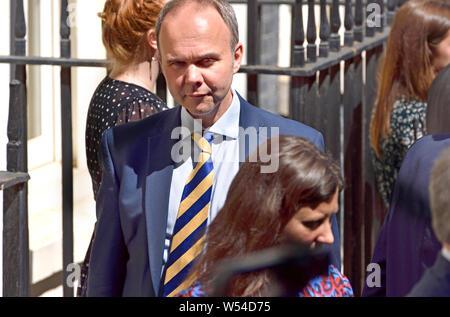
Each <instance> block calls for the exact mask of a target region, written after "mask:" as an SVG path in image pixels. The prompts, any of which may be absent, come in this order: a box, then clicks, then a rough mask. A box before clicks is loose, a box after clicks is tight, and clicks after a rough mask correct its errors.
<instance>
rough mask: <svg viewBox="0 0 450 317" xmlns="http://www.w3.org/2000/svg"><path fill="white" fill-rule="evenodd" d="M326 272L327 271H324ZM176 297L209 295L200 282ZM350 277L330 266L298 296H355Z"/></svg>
mask: <svg viewBox="0 0 450 317" xmlns="http://www.w3.org/2000/svg"><path fill="white" fill-rule="evenodd" d="M324 273H325V272H324ZM175 296H176V297H207V294H206V293H205V291H204V289H203V286H202V285H201V284H200V283H199V282H198V281H194V283H193V284H192V285H191V287H189V288H188V289H185V290H183V291H181V292H179V293H178V294H177V295H175ZM353 296H354V294H353V288H352V286H351V284H350V281H349V279H348V278H347V277H346V276H344V275H342V274H341V272H339V270H338V269H337V268H336V267H335V266H334V265H329V266H328V274H326V273H325V274H324V275H318V276H315V277H313V278H311V279H310V280H309V281H308V283H307V284H306V285H305V287H304V288H303V289H302V290H301V291H300V292H299V293H298V294H297V297H353Z"/></svg>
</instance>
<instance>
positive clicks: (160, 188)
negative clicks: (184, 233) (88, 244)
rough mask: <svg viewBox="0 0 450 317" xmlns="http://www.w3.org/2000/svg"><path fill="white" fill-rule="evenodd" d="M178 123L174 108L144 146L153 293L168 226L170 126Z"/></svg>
mask: <svg viewBox="0 0 450 317" xmlns="http://www.w3.org/2000/svg"><path fill="white" fill-rule="evenodd" d="M179 125H180V111H175V112H174V114H173V115H171V116H170V117H169V118H168V120H166V122H165V127H164V131H163V132H161V133H160V134H158V135H155V136H152V137H149V139H148V148H147V173H146V176H145V193H144V197H143V200H144V208H145V219H146V227H147V245H148V256H149V265H150V272H151V277H152V283H153V288H154V290H155V294H158V292H159V286H160V281H161V268H162V258H163V251H164V240H165V236H166V228H167V215H168V206H169V194H170V184H171V181H172V173H173V169H174V163H173V160H172V158H171V149H172V146H173V145H174V144H175V143H176V142H177V141H178V140H172V139H171V132H172V129H173V128H175V127H177V126H179Z"/></svg>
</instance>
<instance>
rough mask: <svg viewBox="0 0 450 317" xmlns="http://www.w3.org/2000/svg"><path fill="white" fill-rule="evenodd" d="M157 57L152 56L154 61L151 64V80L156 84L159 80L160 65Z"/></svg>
mask: <svg viewBox="0 0 450 317" xmlns="http://www.w3.org/2000/svg"><path fill="white" fill-rule="evenodd" d="M155 55H156V53H155ZM155 55H153V56H152V61H151V63H150V80H152V81H155V82H156V79H157V78H158V75H159V63H158V59H157V58H156V57H155Z"/></svg>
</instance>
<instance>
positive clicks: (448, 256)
mask: <svg viewBox="0 0 450 317" xmlns="http://www.w3.org/2000/svg"><path fill="white" fill-rule="evenodd" d="M449 183H450V146H449V147H448V148H447V149H446V150H445V151H444V152H443V153H442V154H441V155H440V156H439V158H438V159H437V160H436V163H435V164H434V166H433V170H432V173H431V179H430V186H429V190H430V204H431V219H432V225H433V230H434V233H435V234H436V236H437V238H438V240H439V241H440V242H441V243H442V250H441V252H440V253H439V255H438V257H437V259H436V262H435V263H434V264H433V266H432V267H431V268H429V269H427V270H426V271H425V273H424V275H423V276H422V278H421V280H420V281H419V282H418V283H417V284H416V285H415V286H414V288H413V289H412V291H411V292H410V293H409V294H408V296H411V297H450V188H449V186H448V184H449Z"/></svg>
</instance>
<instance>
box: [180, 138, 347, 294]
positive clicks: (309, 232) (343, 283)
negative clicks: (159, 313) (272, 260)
mask: <svg viewBox="0 0 450 317" xmlns="http://www.w3.org/2000/svg"><path fill="white" fill-rule="evenodd" d="M267 142H268V143H267V144H262V145H261V146H260V147H263V146H266V147H264V148H267V149H275V150H274V151H273V152H272V153H270V158H271V160H274V159H275V160H277V162H278V169H277V170H276V171H274V172H268V173H265V172H264V169H263V167H264V165H266V164H268V163H267V159H266V158H262V157H261V156H258V154H259V152H258V150H256V151H255V152H254V153H253V154H252V155H251V156H250V157H249V158H248V159H247V160H246V161H245V162H244V163H243V164H242V166H241V167H240V169H239V172H238V174H237V175H236V177H235V178H234V180H233V182H232V184H231V187H230V189H229V192H228V195H227V200H226V202H225V205H224V206H223V208H222V210H221V211H220V212H219V213H218V215H217V216H216V218H215V219H214V220H213V222H212V223H211V225H210V227H209V228H208V231H207V234H206V241H205V245H206V249H205V251H204V252H203V253H202V255H201V256H200V258H199V259H198V261H197V262H196V264H195V265H194V266H193V269H192V271H191V273H190V275H189V276H188V278H187V281H189V282H190V283H193V284H192V286H191V288H189V289H187V290H184V291H182V292H181V293H180V294H179V295H181V296H206V295H207V294H212V290H213V288H214V276H213V275H214V272H215V268H217V265H218V263H220V262H221V261H222V260H224V259H229V258H234V257H237V256H243V255H247V254H250V253H253V252H256V251H261V250H265V249H268V248H271V247H275V246H280V245H284V244H289V243H295V244H298V245H301V246H304V247H306V248H307V249H317V248H319V247H320V246H321V249H323V250H324V251H325V252H326V250H327V245H331V244H332V243H333V241H334V236H333V232H332V230H331V217H332V216H333V215H334V214H335V213H336V212H337V211H338V194H339V192H340V191H341V190H342V188H343V185H344V183H343V179H342V176H341V170H340V168H339V165H338V164H337V163H336V162H335V161H334V160H333V159H332V158H331V157H330V156H328V155H326V154H324V153H323V152H321V151H320V150H318V149H317V148H316V147H315V146H314V145H313V144H312V143H310V142H308V141H307V140H305V139H303V138H299V137H294V136H283V135H281V136H279V137H274V138H272V139H270V140H268V141H267ZM276 149H278V150H276ZM269 164H270V162H269ZM224 228H226V229H224ZM296 273H297V274H298V276H302V274H303V275H304V274H306V272H303V271H301V272H296ZM306 280H307V281H309V282H308V283H307V284H306V286H304V287H303V288H301V291H300V292H299V293H298V294H297V295H298V296H336V297H338V296H353V290H352V288H351V286H350V283H349V281H348V279H347V278H346V277H344V276H343V275H342V274H341V273H340V272H339V271H338V269H337V268H336V267H334V266H333V265H329V266H328V268H327V269H326V270H325V272H323V274H319V275H315V276H306ZM276 283H277V278H276V277H275V274H274V271H272V270H271V269H265V270H261V271H256V272H251V273H247V274H241V275H238V276H236V277H234V278H232V279H231V281H230V283H229V287H228V288H227V293H226V295H227V296H271V294H273V292H272V291H273V290H274V289H273V288H274V286H275V285H276ZM188 285H189V284H188ZM325 285H326V287H325ZM325 288H326V289H325Z"/></svg>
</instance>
